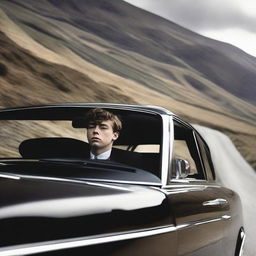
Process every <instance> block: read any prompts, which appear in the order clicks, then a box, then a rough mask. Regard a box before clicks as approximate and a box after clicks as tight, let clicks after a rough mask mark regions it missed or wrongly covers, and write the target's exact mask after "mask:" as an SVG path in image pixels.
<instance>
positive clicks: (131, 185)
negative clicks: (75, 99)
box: [0, 103, 245, 256]
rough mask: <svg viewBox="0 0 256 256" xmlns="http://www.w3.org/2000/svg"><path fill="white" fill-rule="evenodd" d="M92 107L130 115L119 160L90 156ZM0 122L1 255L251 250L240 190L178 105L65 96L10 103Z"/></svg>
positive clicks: (116, 148) (124, 116)
mask: <svg viewBox="0 0 256 256" xmlns="http://www.w3.org/2000/svg"><path fill="white" fill-rule="evenodd" d="M93 108H103V109H106V110H108V111H111V112H113V113H114V114H116V115H118V116H119V117H120V118H121V120H122V123H123V129H122V131H121V133H120V136H119V138H118V140H116V142H115V144H114V147H113V149H112V150H113V151H115V152H116V153H117V155H118V154H119V155H120V156H122V157H121V158H120V161H118V160H116V161H108V160H105V161H104V160H90V159H88V157H87V156H88V152H89V150H90V147H89V145H88V142H87V141H86V123H85V115H86V113H87V111H89V110H90V109H93ZM0 123H1V126H0V130H1V133H0V136H1V140H0V141H1V145H0V149H1V159H0V184H1V185H0V191H1V208H0V232H1V239H0V256H4V255H5V256H7V255H10V256H11V255H72V256H75V255H169V256H170V255H190V256H191V255H211V256H213V255H216V256H217V255H218V256H219V255H232V256H233V255H241V254H242V247H243V242H244V238H245V232H244V229H243V219H242V210H241V202H240V199H239V196H238V195H237V194H236V193H235V192H234V191H232V190H230V189H227V188H225V187H222V186H221V185H220V184H218V183H217V182H216V177H215V172H214V164H213V162H212V160H211V154H210V150H209V147H208V146H207V144H206V142H205V141H204V139H203V138H202V137H201V136H200V134H199V133H198V132H197V131H196V130H195V129H194V128H193V126H191V125H190V124H188V123H187V122H185V121H183V120H182V119H181V118H179V117H178V116H177V115H175V114H173V113H172V112H170V111H168V110H166V109H163V108H160V107H155V106H139V105H124V104H110V103H109V104H107V103H63V104H52V105H44V106H30V107H21V108H12V109H3V110H1V111H0ZM223 171H225V170H223Z"/></svg>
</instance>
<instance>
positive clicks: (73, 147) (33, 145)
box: [19, 137, 89, 159]
mask: <svg viewBox="0 0 256 256" xmlns="http://www.w3.org/2000/svg"><path fill="white" fill-rule="evenodd" d="M19 152H20V154H21V156H22V157H23V158H33V159H38V158H87V157H88V154H89V153H88V152H89V145H88V143H86V142H84V141H81V140H77V139H72V138H62V137H53V138H33V139H28V140H24V141H22V142H21V144H20V146H19Z"/></svg>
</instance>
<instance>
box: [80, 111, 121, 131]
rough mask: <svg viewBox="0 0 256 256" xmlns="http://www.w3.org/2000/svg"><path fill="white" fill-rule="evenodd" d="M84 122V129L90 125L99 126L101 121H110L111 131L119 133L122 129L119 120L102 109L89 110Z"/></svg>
mask: <svg viewBox="0 0 256 256" xmlns="http://www.w3.org/2000/svg"><path fill="white" fill-rule="evenodd" d="M85 120H86V127H88V125H89V124H90V123H95V124H100V123H101V122H102V121H107V120H110V121H112V122H113V131H114V132H119V131H120V130H121V129H122V122H121V120H120V118H119V117H118V116H117V115H115V114H113V113H112V112H109V111H107V110H105V109H102V108H93V109H90V110H89V111H88V112H87V113H86V116H85Z"/></svg>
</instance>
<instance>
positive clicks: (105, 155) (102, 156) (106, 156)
mask: <svg viewBox="0 0 256 256" xmlns="http://www.w3.org/2000/svg"><path fill="white" fill-rule="evenodd" d="M111 150H112V149H109V150H108V151H106V152H103V153H101V154H99V155H97V156H95V155H94V154H93V153H92V152H90V159H99V160H108V159H109V158H110V155H111Z"/></svg>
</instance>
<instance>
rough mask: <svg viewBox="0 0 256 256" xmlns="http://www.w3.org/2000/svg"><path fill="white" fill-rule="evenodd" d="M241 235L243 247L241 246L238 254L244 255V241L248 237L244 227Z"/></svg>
mask: <svg viewBox="0 0 256 256" xmlns="http://www.w3.org/2000/svg"><path fill="white" fill-rule="evenodd" d="M240 236H241V240H242V243H241V247H240V251H239V255H238V256H243V248H244V242H245V238H246V234H245V232H244V230H243V229H242V230H241V232H240Z"/></svg>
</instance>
